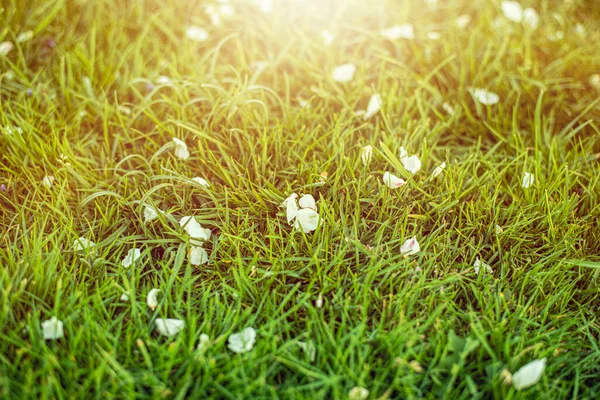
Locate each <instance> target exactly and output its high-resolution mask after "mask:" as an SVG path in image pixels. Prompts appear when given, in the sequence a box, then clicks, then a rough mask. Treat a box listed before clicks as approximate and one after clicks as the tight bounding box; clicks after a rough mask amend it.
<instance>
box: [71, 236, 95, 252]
mask: <svg viewBox="0 0 600 400" xmlns="http://www.w3.org/2000/svg"><path fill="white" fill-rule="evenodd" d="M94 246H96V243H94V242H92V241H91V240H89V239H86V238H84V237H80V238H79V239H75V241H74V242H73V250H75V251H76V252H78V253H79V252H81V251H89V250H91V249H92V248H93V247H94Z"/></svg>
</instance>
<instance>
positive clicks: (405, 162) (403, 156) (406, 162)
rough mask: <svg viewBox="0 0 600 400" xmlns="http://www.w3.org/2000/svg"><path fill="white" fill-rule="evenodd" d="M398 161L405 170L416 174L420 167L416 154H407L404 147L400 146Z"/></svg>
mask: <svg viewBox="0 0 600 400" xmlns="http://www.w3.org/2000/svg"><path fill="white" fill-rule="evenodd" d="M400 162H401V163H402V166H403V167H404V169H405V170H407V171H408V172H410V173H411V174H416V173H417V172H419V170H420V169H421V160H419V157H417V156H410V157H409V156H408V154H407V153H406V150H405V149H404V147H400Z"/></svg>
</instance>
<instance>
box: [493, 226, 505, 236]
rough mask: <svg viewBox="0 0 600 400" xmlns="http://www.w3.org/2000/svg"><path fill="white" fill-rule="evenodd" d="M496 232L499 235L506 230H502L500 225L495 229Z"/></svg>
mask: <svg viewBox="0 0 600 400" xmlns="http://www.w3.org/2000/svg"><path fill="white" fill-rule="evenodd" d="M494 231H495V232H496V235H499V234H501V233H502V232H504V229H502V227H501V226H500V225H496V226H495V228H494Z"/></svg>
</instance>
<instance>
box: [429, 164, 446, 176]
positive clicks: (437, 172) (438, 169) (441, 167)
mask: <svg viewBox="0 0 600 400" xmlns="http://www.w3.org/2000/svg"><path fill="white" fill-rule="evenodd" d="M445 168H446V162H443V163H441V164H440V165H438V166H437V167H435V169H434V170H433V172H432V173H431V178H436V177H438V176H439V175H440V174H441V173H442V172H443V171H444V169H445Z"/></svg>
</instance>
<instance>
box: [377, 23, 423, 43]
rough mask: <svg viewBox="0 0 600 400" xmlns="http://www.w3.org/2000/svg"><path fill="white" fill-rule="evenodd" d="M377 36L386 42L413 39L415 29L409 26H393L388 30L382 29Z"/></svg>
mask: <svg viewBox="0 0 600 400" xmlns="http://www.w3.org/2000/svg"><path fill="white" fill-rule="evenodd" d="M379 34H380V35H381V36H383V37H384V38H386V39H388V40H397V39H408V40H413V39H414V38H415V28H414V27H413V26H412V25H411V24H404V25H395V26H392V27H390V28H386V29H382V30H381V31H379Z"/></svg>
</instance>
